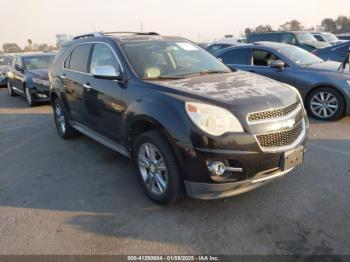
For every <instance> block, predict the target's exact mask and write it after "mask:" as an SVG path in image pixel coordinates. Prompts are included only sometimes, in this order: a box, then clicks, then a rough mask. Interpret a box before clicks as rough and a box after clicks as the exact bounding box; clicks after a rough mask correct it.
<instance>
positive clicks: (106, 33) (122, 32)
mask: <svg viewBox="0 0 350 262" xmlns="http://www.w3.org/2000/svg"><path fill="white" fill-rule="evenodd" d="M102 34H103V35H124V34H126V35H128V34H129V35H159V34H158V33H156V32H128V31H120V32H103V33H102Z"/></svg>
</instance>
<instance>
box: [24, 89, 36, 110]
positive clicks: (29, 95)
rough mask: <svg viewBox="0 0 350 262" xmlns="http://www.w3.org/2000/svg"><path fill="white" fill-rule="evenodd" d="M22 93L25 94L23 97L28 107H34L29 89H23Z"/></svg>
mask: <svg viewBox="0 0 350 262" xmlns="http://www.w3.org/2000/svg"><path fill="white" fill-rule="evenodd" d="M24 93H25V96H26V100H27V103H28V105H29V106H34V105H35V103H34V101H33V96H32V94H31V93H30V90H29V88H25V90H24Z"/></svg>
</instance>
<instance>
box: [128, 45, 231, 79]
mask: <svg viewBox="0 0 350 262" xmlns="http://www.w3.org/2000/svg"><path fill="white" fill-rule="evenodd" d="M123 47H124V50H125V53H126V56H127V58H128V60H129V62H130V64H131V66H132V68H133V69H134V71H135V73H136V74H137V75H138V76H139V77H140V78H141V79H166V78H184V77H186V76H190V75H195V74H209V73H228V72H231V71H230V70H229V69H228V68H227V67H226V66H225V65H224V64H223V63H221V62H220V61H219V60H217V59H216V58H215V57H214V56H212V55H210V54H209V53H208V52H207V51H205V50H203V49H202V48H199V47H198V46H196V45H194V44H192V43H190V42H186V41H148V42H137V43H126V44H124V46H123Z"/></svg>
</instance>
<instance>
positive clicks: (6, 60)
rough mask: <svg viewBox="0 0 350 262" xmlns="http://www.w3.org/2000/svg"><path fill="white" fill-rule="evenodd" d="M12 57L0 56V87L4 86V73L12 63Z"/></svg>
mask: <svg viewBox="0 0 350 262" xmlns="http://www.w3.org/2000/svg"><path fill="white" fill-rule="evenodd" d="M12 58H13V56H11V55H1V56H0V86H6V79H7V78H6V73H7V71H8V69H9V66H10V64H11V62H12Z"/></svg>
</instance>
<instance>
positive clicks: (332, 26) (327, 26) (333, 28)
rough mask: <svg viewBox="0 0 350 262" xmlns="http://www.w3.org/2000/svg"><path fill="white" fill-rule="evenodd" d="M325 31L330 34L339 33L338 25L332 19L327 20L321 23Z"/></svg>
mask: <svg viewBox="0 0 350 262" xmlns="http://www.w3.org/2000/svg"><path fill="white" fill-rule="evenodd" d="M321 26H322V27H323V30H324V31H326V32H330V33H336V32H337V23H336V22H335V21H334V20H333V19H332V18H325V19H323V20H322V22H321Z"/></svg>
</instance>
